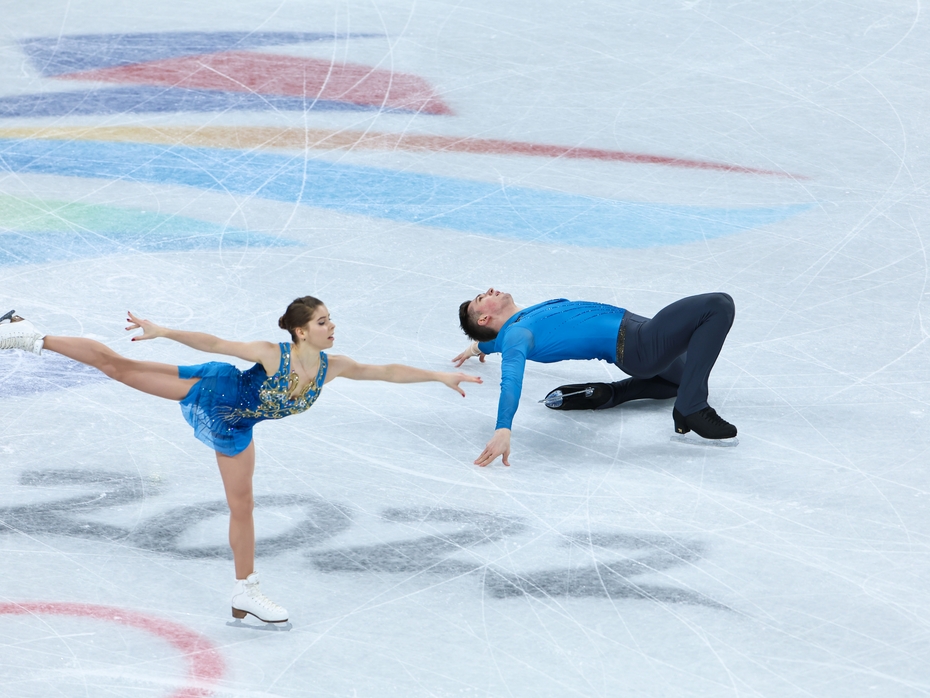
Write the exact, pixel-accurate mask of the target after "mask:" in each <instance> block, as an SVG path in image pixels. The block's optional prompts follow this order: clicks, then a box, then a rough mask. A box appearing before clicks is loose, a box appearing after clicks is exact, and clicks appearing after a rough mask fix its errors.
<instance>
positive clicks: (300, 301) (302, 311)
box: [278, 296, 323, 343]
mask: <svg viewBox="0 0 930 698" xmlns="http://www.w3.org/2000/svg"><path fill="white" fill-rule="evenodd" d="M321 305H323V301H321V300H320V299H319V298H314V297H313V296H302V297H300V298H295V299H294V300H292V301H291V304H290V305H289V306H287V310H285V311H284V315H282V316H281V317H279V318H278V327H280V328H281V329H282V330H287V331H288V332H290V333H291V339H292V340H294V342H295V343H296V342H297V335H296V334H294V331H295V330H296V329H297V328H298V327H305V326H306V325H307V323H308V322H310V321H311V320H312V319H313V314H314V313H315V312H316V309H317V308H319V307H320V306H321Z"/></svg>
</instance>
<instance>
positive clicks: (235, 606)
mask: <svg viewBox="0 0 930 698" xmlns="http://www.w3.org/2000/svg"><path fill="white" fill-rule="evenodd" d="M232 614H233V618H245V616H246V614H249V615H252V616H255V617H256V618H258V619H259V620H260V621H264V622H265V623H287V611H286V610H284V609H283V608H281V607H280V606H279V605H278V604H276V603H275V602H274V601H272V600H271V599H269V598H268V597H267V596H265V595H264V594H263V593H262V592H261V589H259V588H258V573H257V572H253V573H252V574H250V575H249V576H248V577H246V578H245V579H237V580H236V587H235V589H233V595H232Z"/></svg>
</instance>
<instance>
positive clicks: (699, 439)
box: [670, 431, 739, 448]
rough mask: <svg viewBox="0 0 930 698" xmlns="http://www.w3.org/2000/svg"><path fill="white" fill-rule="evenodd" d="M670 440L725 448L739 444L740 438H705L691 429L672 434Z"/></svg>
mask: <svg viewBox="0 0 930 698" xmlns="http://www.w3.org/2000/svg"><path fill="white" fill-rule="evenodd" d="M670 441H676V442H677V443H680V444H690V445H692V446H717V447H724V448H726V447H732V446H739V439H738V438H737V437H735V436H734V437H733V438H732V439H705V438H704V437H703V436H698V435H697V434H695V433H694V432H693V431H689V432H688V433H687V434H672V436H671V438H670Z"/></svg>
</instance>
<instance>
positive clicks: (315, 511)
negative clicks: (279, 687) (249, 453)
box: [0, 470, 350, 560]
mask: <svg viewBox="0 0 930 698" xmlns="http://www.w3.org/2000/svg"><path fill="white" fill-rule="evenodd" d="M20 484H21V485H24V486H27V487H45V488H55V489H59V490H60V489H66V488H74V489H76V490H78V491H80V492H81V494H78V495H76V496H74V497H69V498H66V499H59V500H56V501H51V502H41V503H35V504H27V505H22V506H13V507H0V534H2V533H11V532H20V533H27V534H30V535H37V534H38V535H41V534H48V535H60V536H71V537H79V538H89V539H92V540H100V541H111V542H120V543H124V544H127V545H129V546H132V547H134V548H138V549H140V550H147V551H151V552H156V553H164V554H167V555H171V556H173V557H177V558H181V559H215V558H220V559H229V560H231V559H232V551H230V549H229V546H227V545H217V546H199V547H196V546H185V545H183V544H182V540H181V539H182V537H183V535H184V534H185V533H186V532H187V531H189V530H190V529H191V528H193V527H195V526H197V525H198V524H199V523H201V522H204V521H207V520H208V519H211V518H213V517H216V516H222V517H225V516H226V514H227V513H228V511H229V509H228V507H227V504H226V502H225V501H223V500H218V501H213V502H200V503H197V504H189V505H185V506H180V507H174V508H172V509H169V510H168V511H165V512H163V513H161V514H156V515H155V516H153V517H151V518H149V519H147V520H146V521H144V522H143V523H142V524H140V525H137V526H134V527H133V528H132V529H129V528H124V527H121V526H114V525H111V524H106V523H101V522H99V521H93V520H92V519H91V518H89V517H92V516H93V515H94V514H98V515H99V514H101V513H103V510H105V509H108V508H113V507H118V506H122V505H126V504H130V503H133V502H137V501H141V500H143V499H151V498H152V496H153V495H157V494H158V487H157V485H155V484H152V483H146V482H144V481H143V480H142V479H141V478H139V477H136V476H127V475H124V474H122V473H117V472H111V471H106V470H33V471H26V472H24V473H22V475H21V476H20ZM255 506H256V508H264V509H271V508H292V507H297V508H300V509H302V510H303V512H304V516H305V518H304V519H303V520H300V521H298V522H297V523H296V524H294V525H293V526H291V528H290V529H289V530H288V531H286V532H285V533H283V534H280V535H276V536H271V537H266V538H262V539H261V540H260V545H259V546H258V549H257V550H256V556H269V555H274V554H277V553H279V552H282V551H285V550H294V549H299V548H302V547H306V546H315V545H319V544H320V543H322V542H323V541H325V540H326V539H328V538H331V537H332V536H335V535H337V534H338V533H340V532H342V531H343V530H345V529H346V528H348V527H349V525H350V519H349V516H348V514H347V513H346V512H345V511H344V510H343V509H341V508H340V507H338V506H336V505H334V504H331V503H329V502H326V501H325V500H322V499H319V498H316V497H310V496H306V495H297V494H284V495H265V496H260V497H256V498H255Z"/></svg>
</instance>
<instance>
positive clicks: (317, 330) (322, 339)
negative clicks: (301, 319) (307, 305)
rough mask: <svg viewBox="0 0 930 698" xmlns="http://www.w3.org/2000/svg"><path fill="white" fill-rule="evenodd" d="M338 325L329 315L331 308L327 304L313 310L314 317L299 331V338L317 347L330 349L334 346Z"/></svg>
mask: <svg viewBox="0 0 930 698" xmlns="http://www.w3.org/2000/svg"><path fill="white" fill-rule="evenodd" d="M335 331H336V325H335V323H334V322H333V321H332V319H331V318H330V317H329V310H327V309H326V306H325V305H321V306H320V307H319V308H317V309H316V310H314V311H313V318H312V319H311V320H310V322H308V323H307V324H306V325H305V326H304V327H301V328H300V329H298V331H297V338H298V339H299V340H300V341H301V342H306V343H307V344H309V345H310V346H312V347H315V348H317V349H328V348H329V347H331V346H333V343H334V342H335V341H336V338H335V336H334V335H335Z"/></svg>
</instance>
